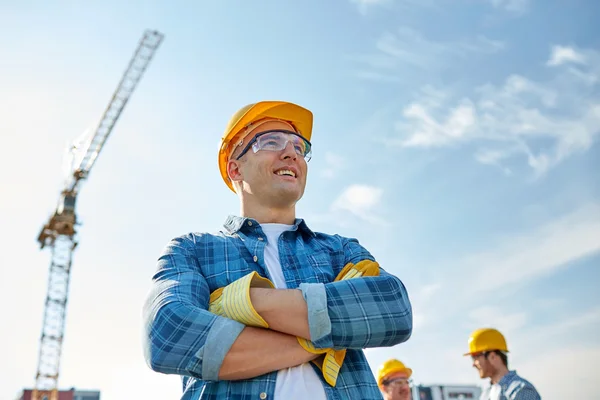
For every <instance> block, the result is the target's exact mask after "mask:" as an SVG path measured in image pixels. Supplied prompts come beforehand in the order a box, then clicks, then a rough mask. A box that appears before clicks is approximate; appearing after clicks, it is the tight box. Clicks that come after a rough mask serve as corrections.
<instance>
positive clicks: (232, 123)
mask: <svg viewBox="0 0 600 400" xmlns="http://www.w3.org/2000/svg"><path fill="white" fill-rule="evenodd" d="M265 118H272V119H276V120H281V121H284V122H287V123H289V124H291V125H293V126H294V128H295V129H296V132H297V133H299V134H300V135H301V136H302V137H303V138H305V139H306V140H308V141H310V138H311V135H312V128H313V114H312V112H311V111H309V110H307V109H306V108H304V107H301V106H299V105H297V104H294V103H290V102H286V101H260V102H258V103H253V104H248V105H246V106H244V107H242V108H241V109H239V110H238V111H237V112H236V113H235V114H233V116H232V117H231V119H230V120H229V123H228V124H227V127H226V128H225V132H224V133H223V137H221V142H220V144H219V171H220V172H221V177H222V178H223V181H225V184H226V185H227V186H228V187H229V189H231V190H232V191H233V192H235V190H234V188H233V185H232V183H231V180H230V179H229V176H228V174H227V161H229V157H230V156H231V153H232V151H233V150H234V146H232V145H231V144H235V143H237V141H238V139H241V137H239V136H241V135H243V134H244V132H245V131H246V128H249V127H251V124H252V123H253V122H256V121H259V120H261V119H265ZM234 139H235V140H234Z"/></svg>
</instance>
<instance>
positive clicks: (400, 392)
mask: <svg viewBox="0 0 600 400" xmlns="http://www.w3.org/2000/svg"><path fill="white" fill-rule="evenodd" d="M383 392H384V393H385V398H386V400H410V399H411V392H410V384H409V381H408V375H407V374H406V373H405V372H396V373H394V374H391V375H390V376H388V377H386V379H385V380H384V385H383Z"/></svg>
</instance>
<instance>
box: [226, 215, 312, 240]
mask: <svg viewBox="0 0 600 400" xmlns="http://www.w3.org/2000/svg"><path fill="white" fill-rule="evenodd" d="M259 225H260V224H259V223H258V221H257V220H255V219H253V218H249V217H239V216H237V215H229V216H228V217H227V219H226V220H225V223H224V224H223V227H225V229H226V230H227V232H228V233H229V234H230V235H233V234H236V233H238V232H240V231H241V232H242V233H249V232H251V231H252V230H253V229H254V228H255V227H256V226H259ZM292 230H293V231H295V230H298V231H299V232H301V233H304V234H306V235H308V236H312V237H314V236H317V234H316V233H314V232H313V231H312V230H311V229H310V228H309V227H308V225H306V222H305V221H304V219H302V218H296V219H295V220H294V228H293V229H292Z"/></svg>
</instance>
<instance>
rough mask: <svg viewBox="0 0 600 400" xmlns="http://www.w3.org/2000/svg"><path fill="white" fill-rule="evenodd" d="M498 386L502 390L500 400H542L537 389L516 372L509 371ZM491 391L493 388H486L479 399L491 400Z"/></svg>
mask: <svg viewBox="0 0 600 400" xmlns="http://www.w3.org/2000/svg"><path fill="white" fill-rule="evenodd" d="M498 385H500V388H501V389H500V397H499V398H498V400H541V397H540V395H539V393H538V392H537V390H536V389H535V387H534V386H533V385H532V384H531V383H530V382H529V381H527V380H526V379H523V378H521V377H520V376H519V375H517V372H516V371H509V372H508V374H506V375H504V376H503V377H502V379H500V381H499V382H498ZM490 390H491V388H486V390H485V391H484V392H483V393H482V394H481V397H480V398H479V399H480V400H490ZM493 400H496V399H493Z"/></svg>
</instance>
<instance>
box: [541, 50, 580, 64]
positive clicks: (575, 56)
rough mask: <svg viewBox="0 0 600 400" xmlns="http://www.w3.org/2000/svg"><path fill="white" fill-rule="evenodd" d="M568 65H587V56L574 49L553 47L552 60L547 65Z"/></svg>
mask: <svg viewBox="0 0 600 400" xmlns="http://www.w3.org/2000/svg"><path fill="white" fill-rule="evenodd" d="M566 63H575V64H585V56H584V55H583V54H581V53H578V52H577V50H575V49H573V48H572V47H568V46H553V47H552V53H551V55H550V59H549V60H548V62H547V63H546V64H547V65H549V66H556V65H562V64H566Z"/></svg>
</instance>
